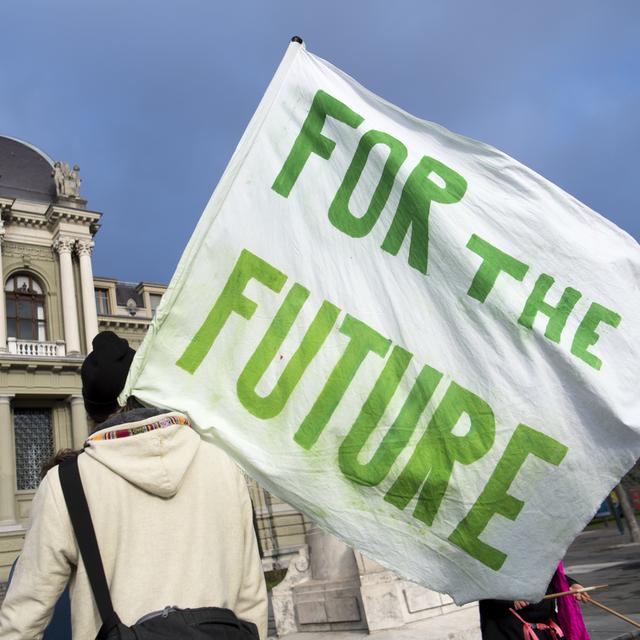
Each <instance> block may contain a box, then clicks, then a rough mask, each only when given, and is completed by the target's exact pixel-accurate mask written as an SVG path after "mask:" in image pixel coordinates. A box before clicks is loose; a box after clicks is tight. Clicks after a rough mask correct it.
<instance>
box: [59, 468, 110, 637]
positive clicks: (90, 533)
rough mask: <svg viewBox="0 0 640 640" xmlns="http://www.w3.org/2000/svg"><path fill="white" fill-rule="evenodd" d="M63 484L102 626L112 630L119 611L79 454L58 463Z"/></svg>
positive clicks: (104, 628) (63, 491)
mask: <svg viewBox="0 0 640 640" xmlns="http://www.w3.org/2000/svg"><path fill="white" fill-rule="evenodd" d="M59 475H60V485H61V486H62V493H63V494H64V500H65V502H66V503H67V510H68V511H69V517H70V518H71V524H72V525H73V531H74V532H75V534H76V541H77V542H78V548H79V549H80V554H81V555H82V560H83V562H84V566H85V569H86V571H87V576H88V577H89V583H90V584H91V590H92V591H93V597H94V598H95V601H96V605H97V606H98V611H99V612H100V617H101V618H102V623H103V630H106V631H108V630H110V629H112V628H113V627H115V626H116V625H117V624H118V623H119V622H120V620H119V618H118V616H117V614H116V612H115V611H114V610H113V604H112V603H111V595H110V594H109V585H108V584H107V579H106V577H105V574H104V567H103V565H102V558H101V557H100V549H99V548H98V541H97V539H96V532H95V530H94V528H93V521H92V520H91V513H90V512H89V505H88V504H87V498H86V496H85V494H84V489H83V488H82V480H81V479H80V471H79V469H78V457H77V456H73V457H72V458H69V459H67V460H65V461H64V462H62V463H61V464H60V465H59Z"/></svg>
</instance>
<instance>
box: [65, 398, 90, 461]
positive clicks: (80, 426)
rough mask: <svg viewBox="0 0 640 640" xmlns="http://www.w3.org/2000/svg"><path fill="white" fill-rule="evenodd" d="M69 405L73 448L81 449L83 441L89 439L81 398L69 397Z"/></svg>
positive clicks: (85, 414)
mask: <svg viewBox="0 0 640 640" xmlns="http://www.w3.org/2000/svg"><path fill="white" fill-rule="evenodd" d="M69 404H70V405H71V433H72V437H73V448H74V449H82V446H83V445H84V441H85V440H86V439H87V438H88V437H89V428H88V427H87V413H86V411H85V408H84V400H83V398H82V396H70V397H69Z"/></svg>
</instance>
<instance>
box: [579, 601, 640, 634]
mask: <svg viewBox="0 0 640 640" xmlns="http://www.w3.org/2000/svg"><path fill="white" fill-rule="evenodd" d="M587 602H589V603H590V604H592V605H594V606H596V607H598V608H600V609H602V610H603V611H606V612H607V613H610V614H611V615H613V616H616V617H617V618H620V619H621V620H624V621H625V622H628V623H629V624H632V625H633V626H634V627H637V628H638V629H640V624H638V623H637V622H636V621H635V620H632V619H631V618H627V616H625V615H623V614H622V613H620V612H619V611H614V610H613V609H610V608H609V607H605V606H604V605H603V604H602V603H601V602H598V601H597V600H594V599H593V598H590V599H589V600H587Z"/></svg>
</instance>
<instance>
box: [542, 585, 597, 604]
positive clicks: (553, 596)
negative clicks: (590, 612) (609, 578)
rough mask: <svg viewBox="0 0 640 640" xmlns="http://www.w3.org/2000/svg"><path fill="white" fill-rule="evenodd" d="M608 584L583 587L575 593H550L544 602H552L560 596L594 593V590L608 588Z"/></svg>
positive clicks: (574, 591)
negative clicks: (586, 592) (552, 599)
mask: <svg viewBox="0 0 640 640" xmlns="http://www.w3.org/2000/svg"><path fill="white" fill-rule="evenodd" d="M608 586H609V585H608V584H596V585H594V586H593V587H582V589H575V590H573V591H560V592H558V593H550V594H548V595H546V596H545V597H544V598H542V599H543V600H551V598H559V597H560V596H572V595H573V594H574V593H585V591H593V590H594V589H603V588H604V587H608Z"/></svg>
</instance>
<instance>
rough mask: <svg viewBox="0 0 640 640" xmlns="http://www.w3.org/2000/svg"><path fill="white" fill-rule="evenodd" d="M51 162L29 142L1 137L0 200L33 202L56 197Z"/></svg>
mask: <svg viewBox="0 0 640 640" xmlns="http://www.w3.org/2000/svg"><path fill="white" fill-rule="evenodd" d="M52 172H53V161H52V160H51V158H50V157H49V156H48V155H47V154H46V153H44V152H43V151H40V149H37V148H36V147H34V146H33V145H30V144H29V143H28V142H23V141H22V140H17V139H16V138H9V137H7V136H0V196H3V197H5V198H20V199H22V200H31V201H33V202H51V201H52V200H54V199H55V197H56V185H55V182H54V181H53V176H52Z"/></svg>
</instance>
